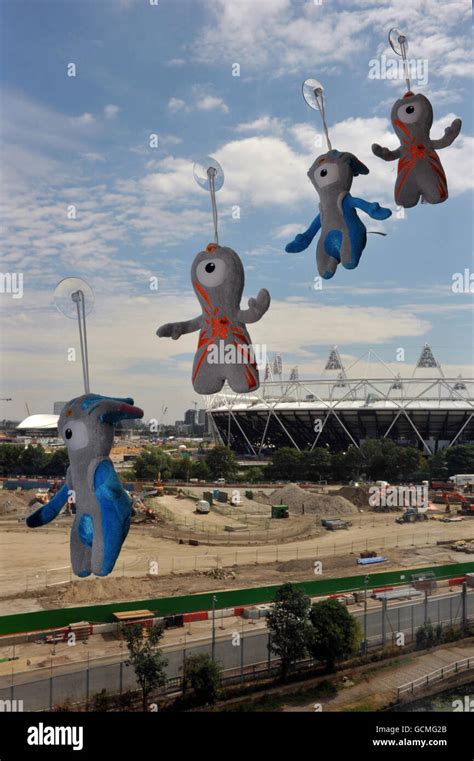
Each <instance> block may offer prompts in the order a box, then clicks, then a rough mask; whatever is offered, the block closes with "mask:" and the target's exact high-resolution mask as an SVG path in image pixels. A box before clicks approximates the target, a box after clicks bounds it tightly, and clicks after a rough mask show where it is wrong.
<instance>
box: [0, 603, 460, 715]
mask: <svg viewBox="0 0 474 761" xmlns="http://www.w3.org/2000/svg"><path fill="white" fill-rule="evenodd" d="M354 615H355V617H356V619H357V620H358V621H359V623H360V625H361V628H362V629H363V627H364V612H363V611H362V610H359V611H356V612H355V613H354ZM466 616H467V618H468V620H470V621H473V620H474V591H472V592H469V593H468V594H467V597H466ZM461 619H462V602H461V594H460V593H459V592H457V593H453V594H448V595H443V596H437V597H434V598H432V599H430V598H428V600H427V601H425V600H424V599H423V598H422V599H421V600H420V599H418V598H417V599H416V600H412V601H409V602H402V603H400V602H397V603H394V602H392V603H390V604H389V605H388V606H387V610H386V612H385V615H383V608H382V606H378V607H377V608H375V609H373V608H372V609H371V608H369V610H368V612H367V635H368V642H369V645H370V646H376V645H379V644H381V643H382V641H383V639H384V638H385V642H386V643H387V644H389V643H391V642H392V636H393V635H395V634H396V633H397V632H403V633H404V635H405V637H406V641H407V642H410V641H411V639H412V637H413V636H414V634H415V632H416V629H417V628H418V627H419V626H421V625H422V624H423V623H424V622H425V621H428V620H430V621H431V622H432V623H433V624H435V625H436V624H437V623H442V624H444V625H445V626H448V625H451V624H459V623H460V622H461ZM236 633H237V632H235V633H234V635H233V634H232V633H230V632H226V633H225V634H224V635H222V634H221V633H220V632H219V630H218V629H217V630H216V643H215V657H216V659H217V660H218V661H220V663H221V664H222V665H223V668H224V669H225V670H226V671H227V670H232V669H240V668H242V667H248V666H252V665H253V664H262V663H268V662H269V660H270V659H269V654H268V648H267V645H268V633H267V631H266V630H265V629H263V630H262V629H257V630H256V631H255V632H248V631H247V632H246V633H245V634H244V635H243V636H242V635H239V636H238V637H236V636H235V634H236ZM211 649H212V645H211V640H210V639H209V640H207V641H205V642H203V643H201V644H199V645H194V646H192V645H191V644H190V645H188V647H187V649H186V650H183V648H182V647H181V646H179V647H176V646H171V647H168V648H164V651H165V654H166V657H167V658H168V667H167V674H168V677H169V678H173V677H180V676H182V673H183V661H184V658H185V656H186V655H190V654H191V653H192V654H197V653H209V654H211ZM271 660H274V657H273V656H272V657H271ZM111 661H112V662H109V663H104V664H103V665H101V666H94V667H91V668H90V669H87V668H84V663H79V664H77V666H76V667H74V666H72V665H67V666H64V667H55V670H54V676H52V677H51V675H49V674H48V672H47V670H45V672H44V674H43V675H42V678H40V679H38V677H36V679H35V681H32V680H31V675H30V674H28V673H24V674H17V675H15V677H14V684H13V686H12V685H11V684H9V680H8V677H1V678H0V701H1V700H8V699H16V700H23V708H24V710H28V711H39V710H42V709H47V708H49V707H50V706H54V705H58V704H60V703H63V702H64V701H65V700H66V699H67V698H69V699H70V700H71V701H72V702H74V701H79V700H82V699H84V697H85V696H86V695H87V694H89V695H93V694H94V693H97V692H100V690H102V689H103V688H105V689H107V691H108V692H110V693H113V692H119V691H120V689H122V690H127V689H134V688H136V682H135V676H134V673H133V670H132V668H131V667H128V666H126V665H125V664H124V663H120V662H117V659H115V661H114V659H113V658H112V659H111ZM62 672H64V673H62Z"/></svg>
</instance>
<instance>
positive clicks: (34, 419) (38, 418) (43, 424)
mask: <svg viewBox="0 0 474 761" xmlns="http://www.w3.org/2000/svg"><path fill="white" fill-rule="evenodd" d="M58 420H59V415H29V416H28V417H26V418H25V419H24V420H22V421H21V423H19V424H18V425H17V427H16V428H17V430H20V431H28V430H30V431H50V430H54V429H55V428H57V427H58Z"/></svg>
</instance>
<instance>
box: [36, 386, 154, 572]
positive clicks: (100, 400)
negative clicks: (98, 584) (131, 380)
mask: <svg viewBox="0 0 474 761" xmlns="http://www.w3.org/2000/svg"><path fill="white" fill-rule="evenodd" d="M141 417H143V411H142V410H141V409H139V408H138V407H134V406H133V399H116V398H115V397H109V396H98V395H97V394H84V396H79V397H77V398H76V399H72V400H71V401H70V402H68V404H66V406H65V407H64V408H63V409H62V411H61V414H60V416H59V421H58V431H59V433H60V435H61V436H62V438H63V439H64V441H65V443H66V446H67V450H68V455H69V462H70V465H69V468H68V470H67V474H66V482H65V484H64V486H63V487H62V488H61V489H60V490H59V491H58V493H57V494H56V495H55V496H54V497H53V499H52V500H51V501H50V502H48V503H47V504H46V505H42V506H41V507H40V508H39V509H38V510H35V512H33V513H32V514H31V515H29V516H28V518H27V519H26V523H27V525H28V526H29V527H30V528H36V527H38V526H44V525H45V524H46V523H49V522H50V521H52V520H54V518H56V516H57V515H58V514H59V512H60V510H61V508H62V507H63V506H64V504H65V503H66V501H67V500H68V497H69V496H71V494H72V496H73V498H74V502H75V505H76V515H75V520H74V523H73V526H72V531H71V564H72V568H73V571H74V573H75V574H76V576H89V575H90V574H91V573H93V574H95V575H96V576H107V574H109V573H110V572H111V571H112V570H113V568H114V565H115V563H116V560H117V558H118V555H119V553H120V548H121V547H122V544H123V542H124V541H125V538H126V536H127V534H128V530H129V528H130V519H131V515H132V507H131V505H132V503H131V500H130V497H129V496H128V495H127V493H126V491H125V490H124V488H123V486H122V484H121V483H120V480H119V478H118V476H117V474H116V472H115V470H114V466H113V465H112V462H111V460H110V458H109V453H110V450H111V449H112V445H113V441H114V425H116V423H118V422H119V421H120V420H126V419H133V418H141Z"/></svg>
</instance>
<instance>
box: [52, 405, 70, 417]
mask: <svg viewBox="0 0 474 761" xmlns="http://www.w3.org/2000/svg"><path fill="white" fill-rule="evenodd" d="M66 403H67V402H54V405H53V415H60V414H61V410H62V408H63V407H64V405H65V404H66Z"/></svg>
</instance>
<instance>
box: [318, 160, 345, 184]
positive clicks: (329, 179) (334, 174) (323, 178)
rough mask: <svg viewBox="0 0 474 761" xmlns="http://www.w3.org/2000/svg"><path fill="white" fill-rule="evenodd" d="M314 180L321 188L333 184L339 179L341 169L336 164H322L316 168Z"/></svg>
mask: <svg viewBox="0 0 474 761" xmlns="http://www.w3.org/2000/svg"><path fill="white" fill-rule="evenodd" d="M313 177H314V181H315V183H316V185H317V186H318V187H319V188H323V187H324V186H325V185H331V184H332V183H333V182H336V181H337V180H338V179H339V169H338V167H337V165H336V164H334V163H330V164H320V165H319V166H318V167H316V169H315V170H314V174H313Z"/></svg>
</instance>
